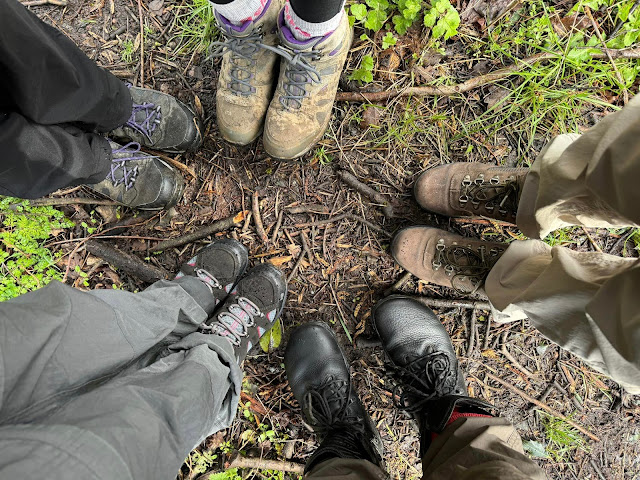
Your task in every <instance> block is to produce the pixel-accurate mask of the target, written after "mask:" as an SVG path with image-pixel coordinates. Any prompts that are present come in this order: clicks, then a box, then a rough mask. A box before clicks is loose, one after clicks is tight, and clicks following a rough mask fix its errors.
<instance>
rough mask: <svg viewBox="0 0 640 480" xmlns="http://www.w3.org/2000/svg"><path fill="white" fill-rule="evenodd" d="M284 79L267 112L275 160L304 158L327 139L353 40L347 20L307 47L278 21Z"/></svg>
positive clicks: (267, 141)
mask: <svg viewBox="0 0 640 480" xmlns="http://www.w3.org/2000/svg"><path fill="white" fill-rule="evenodd" d="M278 31H279V34H280V47H279V50H280V54H281V55H282V56H283V59H282V61H281V65H280V76H279V78H278V86H277V87H276V92H275V94H274V96H273V100H272V101H271V105H269V110H268V111H267V119H266V120H265V127H264V135H263V137H262V141H263V143H264V149H265V151H266V152H267V153H268V154H269V155H271V156H272V157H275V158H279V159H292V158H296V157H299V156H301V155H304V154H305V153H307V152H308V151H309V150H310V149H311V147H313V146H314V145H315V144H316V143H317V142H318V140H320V139H321V138H322V136H323V135H324V132H325V130H326V129H327V126H328V125H329V120H330V119H331V109H332V108H333V102H334V100H335V97H336V91H337V90H338V80H339V79H340V74H341V73H342V68H343V67H344V63H345V61H346V60H347V54H348V53H349V48H350V47H351V42H352V40H353V29H352V28H351V27H350V26H349V20H348V18H347V15H342V19H341V21H340V25H339V26H338V28H337V29H336V30H335V31H334V32H332V33H330V34H328V35H326V36H324V37H314V38H311V39H310V40H306V41H304V42H302V41H299V40H297V39H296V38H295V37H294V36H293V33H291V30H289V27H287V26H286V25H285V23H284V10H283V12H281V13H280V16H279V17H278Z"/></svg>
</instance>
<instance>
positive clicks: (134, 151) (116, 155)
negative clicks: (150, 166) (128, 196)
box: [107, 142, 157, 190]
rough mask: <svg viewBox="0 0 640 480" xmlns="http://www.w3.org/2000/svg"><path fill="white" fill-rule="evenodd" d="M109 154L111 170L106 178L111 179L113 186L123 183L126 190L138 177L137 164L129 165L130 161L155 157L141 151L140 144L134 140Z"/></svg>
mask: <svg viewBox="0 0 640 480" xmlns="http://www.w3.org/2000/svg"><path fill="white" fill-rule="evenodd" d="M111 154H112V160H111V171H110V172H109V174H108V175H107V180H111V182H112V183H113V186H114V187H117V186H119V185H124V188H125V189H126V190H129V189H130V188H131V187H133V185H134V184H135V182H136V179H137V178H138V165H137V164H136V163H134V164H133V165H131V163H132V162H137V161H138V160H142V159H151V158H157V157H153V156H151V155H147V154H146V153H143V152H141V151H140V144H139V143H135V142H130V143H127V144H126V145H124V146H122V147H119V148H117V149H115V150H112V151H111Z"/></svg>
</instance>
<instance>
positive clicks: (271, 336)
mask: <svg viewBox="0 0 640 480" xmlns="http://www.w3.org/2000/svg"><path fill="white" fill-rule="evenodd" d="M280 343H282V321H281V320H280V319H278V320H276V323H274V324H273V327H271V329H270V330H269V331H268V332H267V333H265V334H264V335H263V336H262V337H261V338H260V347H261V348H262V351H264V352H265V353H269V352H272V351H273V350H275V349H276V348H278V347H279V346H280Z"/></svg>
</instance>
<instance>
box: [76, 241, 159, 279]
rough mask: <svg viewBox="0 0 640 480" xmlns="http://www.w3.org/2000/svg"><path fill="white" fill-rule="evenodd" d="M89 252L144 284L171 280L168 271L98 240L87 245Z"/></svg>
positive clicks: (88, 242)
mask: <svg viewBox="0 0 640 480" xmlns="http://www.w3.org/2000/svg"><path fill="white" fill-rule="evenodd" d="M85 249H86V250H87V252H89V253H91V254H92V255H95V256H96V257H100V258H102V259H103V260H105V261H106V262H107V263H109V265H112V266H114V267H115V268H117V269H118V270H122V271H123V272H125V273H128V274H129V275H132V276H134V277H136V278H138V279H140V280H142V281H144V282H149V283H153V282H155V281H158V280H161V279H163V278H169V274H168V272H167V271H166V270H164V269H162V268H159V267H155V266H153V265H149V264H148V263H145V262H143V261H142V260H140V259H139V258H138V257H135V256H133V255H131V254H128V253H124V252H121V251H120V250H118V249H117V248H115V247H112V246H111V245H108V244H106V243H104V242H100V241H98V240H89V241H87V244H86V245H85Z"/></svg>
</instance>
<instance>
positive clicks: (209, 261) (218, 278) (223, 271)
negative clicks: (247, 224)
mask: <svg viewBox="0 0 640 480" xmlns="http://www.w3.org/2000/svg"><path fill="white" fill-rule="evenodd" d="M248 264H249V253H248V252H247V249H246V248H245V247H244V245H242V244H241V243H240V242H238V241H237V240H234V239H232V238H224V239H220V240H216V241H214V242H213V243H210V244H209V245H207V246H206V247H204V248H203V249H202V250H200V251H199V252H198V253H197V254H196V256H195V257H193V258H192V259H191V260H189V261H188V262H186V263H185V264H183V265H182V266H181V267H180V271H179V272H178V274H177V275H176V277H175V279H174V280H179V279H180V278H183V277H189V276H191V277H196V278H197V279H198V280H200V281H202V283H204V284H205V285H206V286H207V287H208V288H209V290H210V291H211V295H212V296H213V301H212V302H211V305H210V308H208V309H207V310H209V311H208V312H207V313H209V314H211V313H213V309H214V308H215V307H217V306H218V304H220V303H221V302H223V301H224V300H225V299H226V298H227V296H228V295H229V292H231V290H232V289H233V287H234V286H235V285H236V283H237V282H238V280H239V279H240V277H241V276H242V275H244V272H245V270H246V269H247V265H248Z"/></svg>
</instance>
